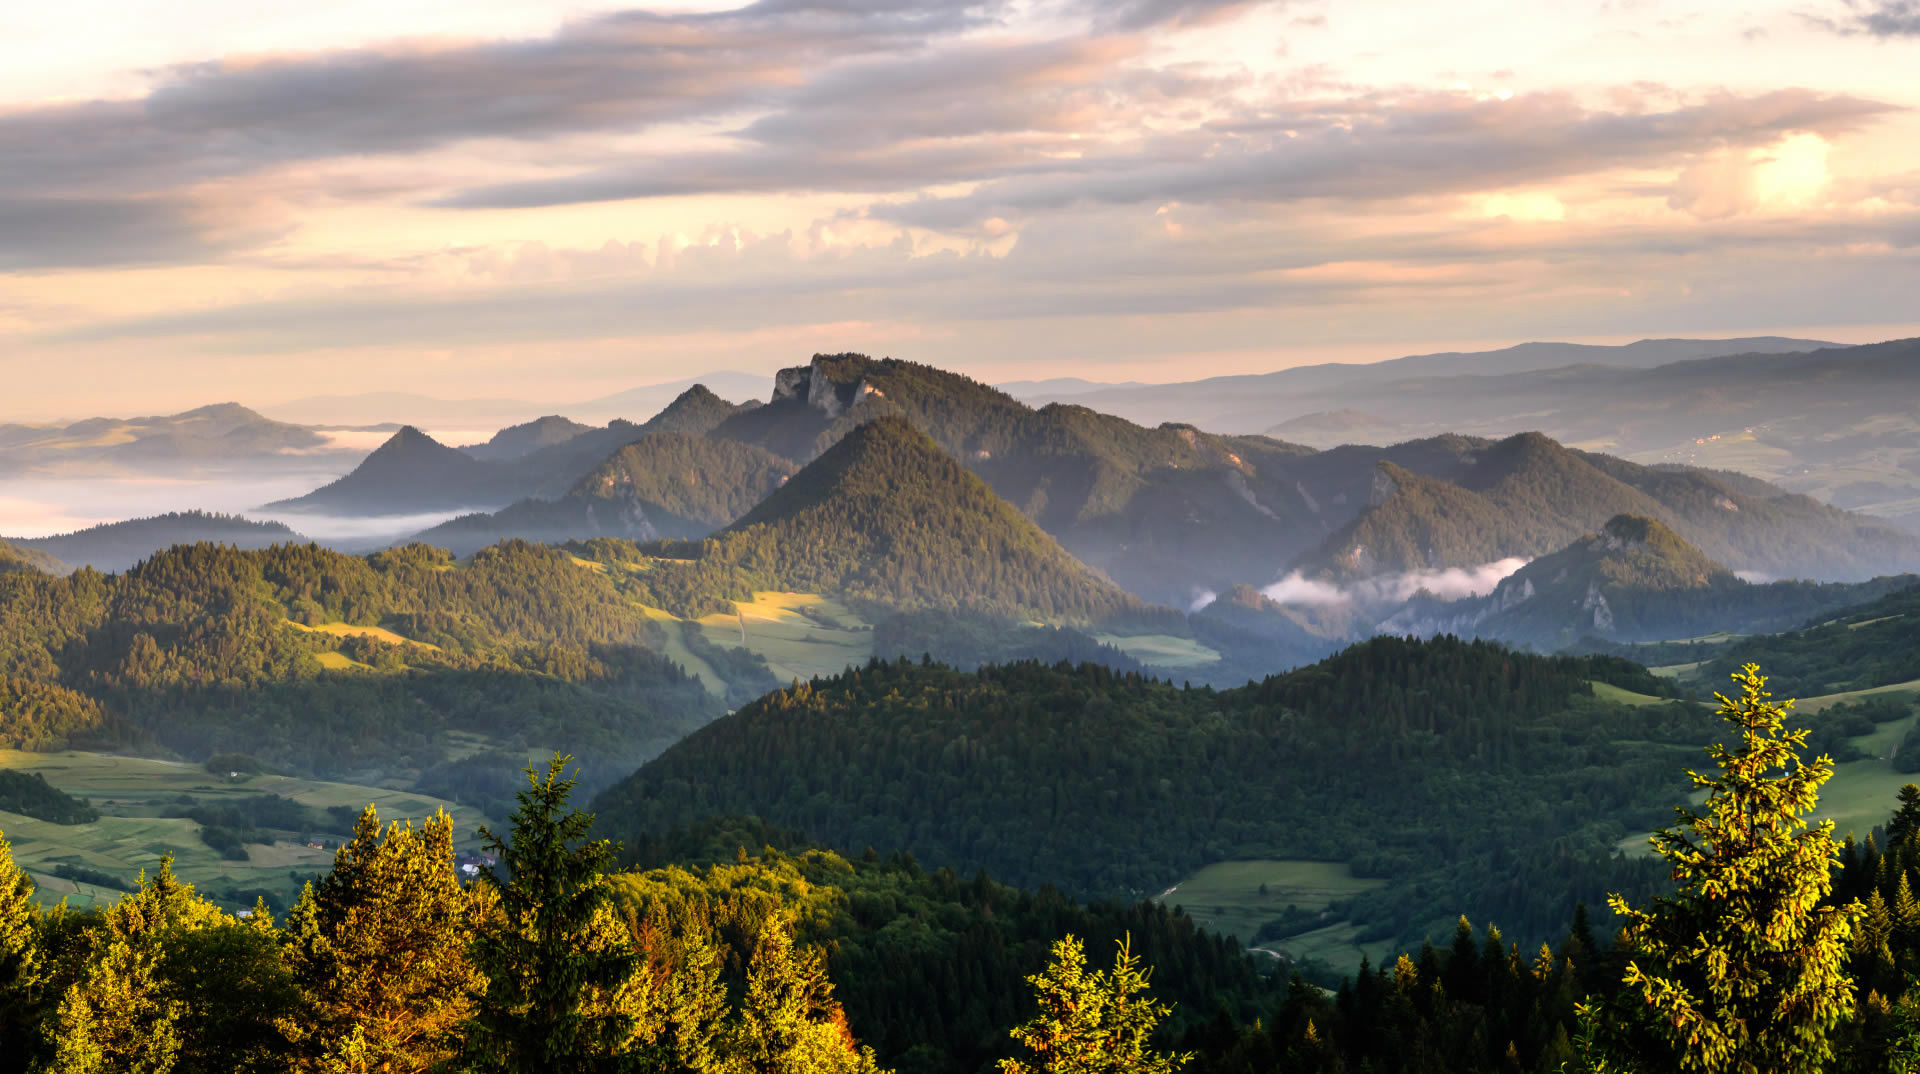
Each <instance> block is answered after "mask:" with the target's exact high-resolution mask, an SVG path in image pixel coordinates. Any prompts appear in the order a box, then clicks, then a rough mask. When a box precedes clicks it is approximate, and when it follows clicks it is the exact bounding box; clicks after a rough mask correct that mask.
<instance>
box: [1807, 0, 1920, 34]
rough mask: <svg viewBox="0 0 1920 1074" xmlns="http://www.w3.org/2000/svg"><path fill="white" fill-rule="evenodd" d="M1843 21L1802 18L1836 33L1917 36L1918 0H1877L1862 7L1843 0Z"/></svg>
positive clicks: (1851, 0) (1828, 17) (1919, 5)
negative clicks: (1845, 11)
mask: <svg viewBox="0 0 1920 1074" xmlns="http://www.w3.org/2000/svg"><path fill="white" fill-rule="evenodd" d="M1847 8H1848V13H1847V15H1846V16H1845V17H1844V18H1834V17H1832V16H1827V15H1803V16H1802V17H1803V18H1804V19H1806V21H1808V22H1810V23H1812V24H1813V25H1815V26H1819V27H1821V28H1823V29H1826V30H1830V31H1832V32H1834V33H1837V34H1844V35H1847V36H1853V35H1856V34H1865V35H1867V36H1870V37H1883V38H1885V37H1920V0H1878V2H1877V3H1868V4H1862V3H1859V2H1856V0H1847Z"/></svg>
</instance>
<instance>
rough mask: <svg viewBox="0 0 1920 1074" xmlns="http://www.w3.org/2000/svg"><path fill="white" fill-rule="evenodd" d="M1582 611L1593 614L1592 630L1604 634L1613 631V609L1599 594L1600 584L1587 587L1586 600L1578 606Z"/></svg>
mask: <svg viewBox="0 0 1920 1074" xmlns="http://www.w3.org/2000/svg"><path fill="white" fill-rule="evenodd" d="M1580 607H1581V609H1582V610H1585V611H1591V612H1592V613H1593V629H1595V630H1598V631H1600V632H1601V633H1602V634H1605V633H1607V632H1609V631H1611V630H1612V629H1613V608H1612V607H1611V606H1610V605H1608V604H1607V595H1606V594H1605V593H1602V592H1600V584H1599V583H1598V582H1591V583H1588V585H1587V599H1586V600H1585V601H1584V602H1582V603H1581V605H1580Z"/></svg>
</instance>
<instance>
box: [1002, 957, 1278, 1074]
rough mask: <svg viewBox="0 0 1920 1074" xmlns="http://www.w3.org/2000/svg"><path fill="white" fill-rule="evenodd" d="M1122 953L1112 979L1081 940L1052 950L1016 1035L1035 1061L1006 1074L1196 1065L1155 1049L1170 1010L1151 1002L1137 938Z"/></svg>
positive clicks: (1165, 1072)
mask: <svg viewBox="0 0 1920 1074" xmlns="http://www.w3.org/2000/svg"><path fill="white" fill-rule="evenodd" d="M1119 946H1120V950H1119V952H1118V953H1117V954H1116V955H1115V956H1114V960H1113V970H1112V971H1111V972H1107V973H1102V972H1098V971H1096V972H1093V973H1088V972H1087V953H1086V949H1085V948H1084V947H1082V946H1081V944H1080V941H1079V940H1078V939H1075V938H1074V937H1072V936H1068V937H1066V938H1065V939H1062V940H1060V941H1059V942H1057V943H1055V944H1054V945H1053V958H1052V960H1051V961H1050V962H1049V963H1048V964H1047V968H1046V970H1045V971H1044V972H1042V973H1038V974H1035V975H1033V976H1032V977H1029V978H1027V983H1029V984H1031V985H1032V986H1033V989H1034V994H1035V997H1036V998H1037V999H1038V1000H1039V1001H1040V1013H1039V1014H1038V1015H1036V1016H1035V1017H1034V1018H1033V1019H1032V1020H1031V1021H1028V1022H1026V1023H1024V1024H1023V1025H1021V1026H1019V1027H1017V1028H1016V1029H1014V1030H1013V1039H1015V1040H1017V1041H1019V1042H1020V1043H1021V1044H1023V1045H1025V1046H1026V1048H1027V1050H1028V1051H1030V1052H1032V1053H1033V1054H1032V1056H1031V1057H1029V1058H1026V1059H1002V1060H1001V1061H1000V1074H1175V1072H1176V1071H1178V1070H1179V1069H1180V1068H1181V1067H1183V1066H1185V1065H1186V1064H1187V1062H1188V1060H1190V1059H1192V1056H1190V1055H1184V1054H1178V1055H1163V1054H1161V1053H1160V1052H1157V1051H1155V1050H1154V1048H1153V1045H1152V1038H1153V1032H1154V1030H1155V1029H1156V1028H1158V1027H1159V1025H1160V1020H1161V1019H1162V1018H1165V1017H1166V1016H1167V1014H1168V1013H1169V1012H1170V1010H1171V1008H1169V1007H1167V1006H1166V1005H1165V1004H1163V1003H1160V1002H1158V1001H1155V1000H1152V999H1148V998H1147V997H1146V996H1145V995H1144V993H1145V992H1146V990H1147V978H1148V976H1149V971H1147V970H1143V969H1142V968H1141V966H1140V960H1139V959H1137V958H1135V957H1134V954H1133V946H1132V938H1131V937H1128V939H1126V940H1122V941H1121V942H1120V945H1119ZM1311 1031H1312V1027H1311V1026H1309V1033H1311Z"/></svg>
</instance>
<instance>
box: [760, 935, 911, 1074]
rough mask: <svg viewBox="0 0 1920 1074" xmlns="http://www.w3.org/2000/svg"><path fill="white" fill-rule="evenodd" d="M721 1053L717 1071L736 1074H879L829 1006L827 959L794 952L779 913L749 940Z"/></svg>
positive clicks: (868, 1052) (813, 953) (814, 952)
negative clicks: (736, 1008)
mask: <svg viewBox="0 0 1920 1074" xmlns="http://www.w3.org/2000/svg"><path fill="white" fill-rule="evenodd" d="M728 1051H729V1055H728V1060H727V1063H726V1065H725V1066H724V1067H723V1068H722V1069H726V1070H737V1071H740V1072H742V1074H762V1072H764V1074H878V1067H877V1066H876V1065H875V1063H874V1058H873V1049H871V1048H860V1047H857V1046H856V1045H855V1044H854V1040H853V1035H852V1033H850V1032H849V1031H848V1029H847V1025H846V1016H845V1014H844V1013H843V1012H842V1011H841V1009H840V1006H839V1004H837V1003H835V1002H834V1000H833V985H832V984H831V983H830V982H829V981H828V980H827V966H826V959H825V958H824V957H823V956H822V954H821V952H819V951H818V950H812V951H796V950H795V949H794V944H793V923H792V921H791V920H789V919H788V917H787V915H786V914H785V913H784V912H775V913H772V914H769V915H768V916H767V918H766V920H765V921H764V922H763V923H762V925H761V927H760V933H759V935H758V936H757V937H756V938H755V941H754V950H753V961H752V964H751V965H750V966H749V967H748V969H747V991H746V996H745V999H744V1000H743V1002H742V1003H741V1005H740V1014H739V1019H738V1021H737V1022H736V1023H735V1026H734V1032H733V1034H732V1040H731V1042H730V1047H729V1049H728Z"/></svg>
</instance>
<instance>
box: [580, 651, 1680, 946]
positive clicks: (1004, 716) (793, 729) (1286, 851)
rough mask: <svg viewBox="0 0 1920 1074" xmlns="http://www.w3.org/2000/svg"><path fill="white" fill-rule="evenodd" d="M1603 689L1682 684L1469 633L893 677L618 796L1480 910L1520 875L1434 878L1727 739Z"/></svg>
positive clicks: (1378, 920) (725, 744) (1145, 884)
mask: <svg viewBox="0 0 1920 1074" xmlns="http://www.w3.org/2000/svg"><path fill="white" fill-rule="evenodd" d="M1596 679H1598V680H1602V681H1613V682H1616V684H1618V685H1622V686H1624V687H1626V688H1628V689H1645V690H1648V691H1649V692H1652V691H1658V690H1661V689H1663V687H1661V686H1659V685H1658V684H1657V682H1656V681H1655V680H1653V679H1652V677H1651V676H1649V675H1647V674H1646V672H1645V671H1644V670H1643V669H1639V668H1637V667H1635V666H1633V665H1628V664H1625V663H1624V662H1621V661H1615V660H1611V659H1600V660H1574V659H1568V658H1542V657H1532V656H1522V655H1518V654H1514V653H1510V652H1508V651H1506V650H1504V649H1501V648H1499V647H1497V646H1493V645H1489V644H1483V643H1462V642H1458V641H1454V640H1451V639H1443V640H1439V641H1435V642H1431V643H1410V642H1406V641H1401V640H1398V639H1378V640H1376V641H1374V642H1371V643H1368V644H1365V645H1361V646H1356V647H1354V648H1352V649H1350V650H1348V651H1347V652H1345V653H1342V654H1340V655H1339V656H1336V657H1334V658H1332V659H1330V660H1328V661H1326V662H1324V663H1322V664H1319V665H1315V666H1313V667H1310V668H1306V669H1302V670H1300V671H1296V672H1293V673H1290V674H1288V675H1283V676H1279V677H1276V678H1272V679H1268V680H1266V681H1265V682H1263V683H1260V684H1258V685H1252V686H1247V687H1244V688H1241V689H1237V690H1228V691H1221V692H1216V691H1213V690H1208V689H1193V690H1187V689H1182V688H1180V687H1178V686H1174V685H1171V684H1166V683H1160V682H1155V681H1152V680H1149V679H1146V678H1143V677H1141V676H1139V675H1137V674H1126V673H1116V672H1114V671H1112V670H1110V669H1108V668H1104V667H1099V666H1093V665H1083V666H1080V667H1077V668H1075V667H1067V666H1042V665H1038V664H1017V665H1012V666H1007V667H988V668H983V669H981V670H980V671H979V672H978V673H976V674H965V673H961V672H957V671H954V670H952V669H949V668H945V667H940V666H927V665H921V664H919V663H915V662H910V661H902V662H897V663H875V664H872V665H869V666H867V667H864V668H860V669H857V670H853V671H849V672H847V673H845V674H843V675H841V676H838V677H835V678H833V679H828V680H822V681H816V682H814V683H811V684H806V683H803V684H800V685H798V686H796V687H794V688H792V689H789V690H784V691H781V692H779V693H775V694H772V695H770V696H768V697H767V698H765V699H763V700H761V701H759V702H756V703H755V704H753V705H750V706H748V707H747V708H745V709H742V710H740V711H739V712H737V713H735V714H734V715H732V716H730V717H727V718H724V719H722V720H719V721H716V722H715V723H714V724H712V725H710V726H708V727H706V728H704V729H702V730H701V731H699V732H696V733H695V734H694V735H692V736H690V737H689V738H688V739H687V740H686V741H685V742H683V743H681V744H680V745H678V746H676V747H674V748H673V749H672V750H669V751H668V752H667V753H666V754H664V755H663V756H662V757H660V758H659V759H658V760H656V761H654V762H651V763H650V764H648V765H647V766H645V767H644V768H642V769H641V770H640V771H639V772H638V773H636V774H635V775H634V776H633V777H632V778H631V779H629V780H627V781H625V782H624V783H622V784H621V785H620V786H618V787H616V788H614V789H613V790H610V791H608V792H607V793H606V794H604V795H603V796H602V797H601V799H600V800H599V802H598V803H597V804H596V808H597V810H599V812H600V813H601V815H602V816H603V817H604V818H605V823H606V824H607V825H608V827H609V829H610V830H613V831H617V832H620V833H622V834H627V835H631V836H634V837H636V838H637V837H639V836H640V835H642V834H643V833H656V834H658V833H665V832H667V831H669V830H672V829H676V828H682V829H684V828H686V827H687V826H688V825H690V824H692V823H694V822H695V821H697V820H699V819H700V818H702V817H705V816H710V815H717V814H725V813H745V814H753V815H756V816H760V817H763V818H766V819H767V820H768V821H770V822H772V823H774V824H778V825H783V826H789V827H793V828H798V829H801V830H804V831H806V832H808V833H809V834H810V835H812V836H814V837H815V838H818V839H821V840H823V841H825V842H826V843H828V844H829V845H833V846H839V847H846V848H857V847H863V846H893V847H905V848H911V849H912V850H913V851H914V852H915V853H916V854H918V855H919V856H920V857H921V858H922V859H923V860H925V861H928V862H933V863H938V864H942V865H949V866H952V867H953V868H955V869H958V870H961V871H962V872H968V871H971V870H973V869H975V868H978V867H982V866H984V867H986V868H989V869H992V870H994V871H995V872H996V873H999V874H1001V875H1004V876H1007V877H1009V878H1010V879H1011V880H1013V881H1014V882H1016V883H1019V884H1022V885H1030V884H1038V883H1044V882H1055V883H1060V884H1062V885H1063V886H1064V887H1066V888H1067V889H1068V890H1070V891H1074V892H1081V893H1103V894H1104V893H1112V894H1123V893H1129V892H1132V893H1140V892H1147V891H1159V890H1162V889H1164V888H1165V887H1167V886H1168V885H1169V884H1171V883H1173V882H1175V881H1177V880H1179V879H1180V878H1181V877H1182V876H1184V875H1185V874H1186V873H1188V872H1190V871H1191V870H1193V869H1194V868H1197V867H1198V866H1200V865H1203V864H1206V863H1208V862H1212V861H1219V860H1224V859H1229V858H1240V857H1255V858H1262V857H1273V858H1309V859H1316V860H1323V861H1347V862H1353V863H1354V864H1356V865H1357V866H1359V867H1361V868H1363V869H1364V870H1366V871H1367V872H1368V873H1369V874H1371V875H1380V876H1388V877H1393V878H1395V879H1396V880H1397V881H1398V882H1400V883H1403V884H1406V885H1409V886H1411V885H1414V884H1416V883H1426V882H1428V881H1429V880H1445V882H1446V883H1447V884H1448V887H1447V888H1446V889H1445V890H1447V891H1448V892H1449V893H1452V894H1456V895H1457V897H1458V898H1459V899H1461V900H1463V904H1464V905H1474V904H1473V903H1470V902H1464V900H1466V899H1469V898H1477V897H1478V894H1477V893H1476V892H1475V891H1474V888H1475V885H1478V887H1479V888H1480V889H1481V890H1482V891H1485V890H1489V889H1502V890H1504V888H1505V885H1506V882H1507V879H1508V876H1506V875H1493V874H1488V873H1482V874H1480V875H1478V876H1472V875H1452V876H1451V878H1450V879H1449V878H1446V877H1438V878H1436V877H1431V876H1429V874H1432V873H1433V872H1434V870H1435V869H1436V868H1438V867H1439V866H1440V865H1441V864H1442V863H1446V862H1454V861H1461V862H1465V861H1475V860H1478V859H1479V858H1480V857H1481V856H1482V855H1491V854H1493V853H1495V852H1496V851H1498V850H1500V849H1502V848H1509V849H1511V848H1512V846H1513V844H1512V840H1513V839H1514V833H1516V832H1540V833H1552V834H1550V835H1547V836H1546V838H1548V839H1554V838H1565V837H1574V836H1578V837H1579V839H1580V841H1579V842H1578V843H1577V846H1579V847H1580V848H1582V849H1583V852H1585V848H1587V847H1590V846H1593V845H1597V843H1598V842H1600V841H1603V840H1604V839H1606V838H1611V839H1613V840H1618V839H1619V838H1622V837H1624V835H1625V834H1626V833H1627V831H1628V830H1630V826H1632V825H1650V824H1652V823H1657V822H1658V820H1659V818H1660V816H1661V813H1662V811H1661V809H1660V806H1662V805H1663V804H1664V803H1666V802H1668V801H1671V800H1672V796H1673V794H1674V793H1676V789H1677V787H1679V786H1680V781H1679V779H1678V772H1679V767H1680V764H1681V761H1680V758H1682V757H1683V756H1684V755H1685V753H1686V752H1687V751H1686V749H1685V746H1686V745H1688V744H1691V745H1699V744H1702V743H1704V741H1705V737H1704V736H1705V733H1706V731H1707V727H1708V724H1707V721H1706V720H1705V718H1704V715H1703V713H1702V712H1701V711H1700V709H1699V708H1698V707H1697V706H1693V705H1690V704H1686V703H1678V702H1676V703H1675V704H1672V705H1658V706H1647V707H1643V708H1630V707H1624V706H1612V705H1607V704H1603V703H1601V702H1599V701H1597V700H1596V699H1594V697H1593V696H1592V691H1591V687H1590V686H1589V682H1590V681H1591V680H1596ZM1383 788H1392V793H1383ZM1300 818H1313V820H1312V823H1301V822H1300ZM1581 833H1585V834H1584V835H1583V834H1581ZM1527 846H1528V847H1529V848H1531V847H1532V846H1533V844H1532V843H1529V844H1527ZM1528 852H1531V851H1530V850H1529V851H1528ZM1596 875H1603V874H1596ZM1423 877H1424V878H1427V879H1420V878H1423ZM1563 890H1565V889H1560V888H1547V889H1544V890H1543V893H1542V898H1543V899H1548V898H1551V897H1552V893H1554V892H1558V891H1563ZM1520 894H1521V895H1522V896H1524V893H1520ZM1567 910H1568V907H1567V905H1566V904H1565V903H1558V904H1553V905H1546V906H1544V907H1535V906H1529V907H1528V909H1527V913H1528V915H1529V920H1542V919H1544V920H1547V921H1554V920H1559V919H1564V916H1565V914H1566V913H1567ZM1376 912H1377V913H1378V914H1379V916H1377V917H1375V918H1373V919H1372V921H1371V924H1373V925H1375V926H1377V927H1380V928H1383V929H1385V930H1387V931H1386V932H1384V933H1383V935H1399V934H1401V932H1402V930H1408V931H1411V935H1412V936H1413V937H1415V938H1417V937H1418V935H1419V934H1420V933H1419V931H1417V930H1418V929H1420V928H1422V927H1424V926H1425V925H1426V924H1428V923H1429V922H1430V920H1431V918H1430V917H1429V916H1427V915H1429V914H1431V913H1432V909H1431V908H1423V907H1421V906H1420V905H1418V902H1417V900H1409V901H1407V902H1405V903H1391V904H1388V903H1383V904H1380V905H1379V907H1377V911H1376ZM1444 912H1445V911H1442V913H1444Z"/></svg>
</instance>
